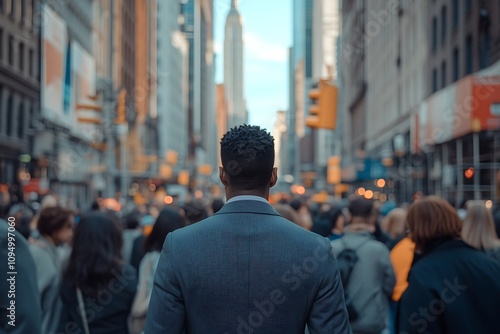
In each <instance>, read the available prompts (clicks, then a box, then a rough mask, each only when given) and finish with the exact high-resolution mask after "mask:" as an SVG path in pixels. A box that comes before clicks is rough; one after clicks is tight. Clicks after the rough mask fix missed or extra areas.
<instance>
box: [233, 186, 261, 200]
mask: <svg viewBox="0 0 500 334" xmlns="http://www.w3.org/2000/svg"><path fill="white" fill-rule="evenodd" d="M236 196H258V197H262V198H263V199H265V200H266V201H267V200H268V199H269V191H266V192H264V193H262V192H260V191H255V190H238V191H231V190H230V189H226V200H228V201H229V200H230V199H231V198H233V197H236Z"/></svg>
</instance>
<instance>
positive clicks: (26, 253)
mask: <svg viewBox="0 0 500 334" xmlns="http://www.w3.org/2000/svg"><path fill="white" fill-rule="evenodd" d="M238 129H239V130H238ZM238 129H237V130H234V131H233V132H232V133H230V135H232V136H228V135H226V136H225V138H226V141H229V140H231V141H236V142H238V140H243V141H245V140H254V141H256V142H257V144H256V145H260V146H256V147H258V148H254V149H255V152H257V153H256V156H259V154H261V151H260V150H261V148H260V147H266V145H268V141H269V139H268V138H267V137H266V134H265V133H264V134H263V133H262V130H260V129H259V128H258V127H246V128H245V127H240V128H238ZM238 131H240V132H242V133H243V135H242V134H239V133H238ZM251 135H256V136H257V139H256V138H255V137H252V136H251ZM259 136H263V139H261V140H263V141H264V143H262V142H259V138H261V137H259ZM269 137H270V136H269ZM242 138H243V139H242ZM249 138H250V139H249ZM271 138H272V137H271ZM221 145H222V155H223V161H222V162H223V165H224V164H225V162H226V161H227V160H228V159H231V160H233V161H234V160H236V161H241V160H238V159H239V157H238V154H240V153H239V151H238V150H240V149H241V147H244V148H245V150H251V149H252V145H251V143H246V145H241V143H240V145H238V146H237V147H238V148H234V147H233V146H232V145H231V144H230V143H227V144H225V142H224V139H223V141H222V143H221ZM224 145H226V146H224ZM269 152H271V151H270V148H269ZM269 152H268V154H271V153H269ZM241 154H243V155H245V156H247V155H248V151H245V152H243V153H241ZM272 154H274V152H273V153H272ZM224 155H225V156H224ZM272 157H273V160H274V155H273V156H272ZM261 160H262V159H261ZM251 162H252V161H250V163H251ZM252 166H254V165H252ZM271 166H272V163H271ZM242 168H243V170H245V168H247V167H245V165H244V164H242ZM252 168H254V167H252ZM252 173H253V174H252V175H253V178H252V177H251V178H250V179H251V181H252V184H256V183H259V182H260V181H259V179H258V178H255V175H258V173H261V172H260V171H259V170H258V169H256V170H252ZM256 173H257V174H256ZM275 173H276V170H275V169H273V171H272V172H270V173H269V174H267V176H265V177H264V182H262V185H261V186H262V188H256V189H264V190H263V192H262V193H259V192H258V194H262V195H259V196H260V198H257V197H259V196H255V192H254V191H253V188H251V187H246V188H245V187H244V183H238V182H242V181H241V180H243V179H241V180H239V179H238V177H246V176H245V175H244V173H240V174H238V175H231V174H229V173H228V174H226V172H225V171H224V169H221V181H222V183H223V184H224V185H225V186H226V195H227V199H228V201H227V203H225V202H224V200H223V199H214V200H212V201H211V202H210V203H207V202H205V203H204V202H201V201H197V200H190V201H188V202H186V203H176V204H175V205H165V206H159V205H157V204H155V205H152V206H150V207H145V206H137V207H127V208H126V209H124V210H122V211H121V212H116V211H113V210H110V209H108V208H105V207H103V206H101V205H99V204H98V203H96V204H95V205H93V206H92V209H91V210H88V212H85V213H79V212H74V211H71V210H68V209H66V208H63V207H61V206H60V205H59V203H58V201H57V200H56V199H55V198H54V197H52V196H47V197H46V198H45V199H44V200H43V201H42V203H41V206H40V208H39V210H38V211H37V212H35V210H33V209H32V208H30V207H29V206H27V205H23V204H16V205H13V206H11V207H9V208H7V209H6V210H5V211H4V212H3V216H4V219H6V218H7V217H14V218H15V222H16V230H17V232H16V238H17V240H16V243H17V244H16V247H17V249H16V254H17V266H18V268H17V271H18V280H17V286H18V291H19V295H18V299H17V300H16V305H17V308H16V314H17V317H18V319H19V320H18V321H19V322H18V326H17V327H16V328H11V327H9V325H8V324H7V320H8V318H7V317H6V314H7V313H8V311H7V306H8V305H4V302H2V305H0V306H1V312H2V318H1V320H0V323H1V325H2V329H3V330H7V328H9V331H8V332H9V333H10V332H12V333H42V334H59V333H85V334H89V333H92V334H94V333H131V334H140V333H144V332H145V333H151V334H153V333H163V332H164V330H165V329H167V328H168V329H169V330H170V332H172V333H183V332H186V333H215V332H221V333H222V332H229V331H228V330H227V328H232V330H231V332H237V333H264V332H265V333H271V332H272V333H300V332H301V329H302V333H303V332H304V331H306V332H310V333H351V331H352V333H355V334H356V333H359V334H362V333H363V334H366V333H391V334H392V333H498V332H500V326H499V325H498V322H497V320H496V315H497V313H498V310H500V240H499V239H498V237H497V235H498V232H499V230H500V219H499V218H500V210H497V211H493V210H491V209H489V208H487V207H486V205H485V202H484V201H477V200H474V201H469V202H467V205H466V211H465V215H463V217H462V218H460V217H459V215H458V213H457V211H456V210H455V209H454V208H453V207H452V205H450V204H449V203H448V202H447V201H446V200H444V199H442V198H440V197H437V196H429V197H424V198H421V199H418V200H416V201H415V202H414V203H411V204H410V205H409V206H408V205H404V206H401V207H398V206H397V205H396V204H395V203H392V202H386V203H381V202H378V201H374V200H367V199H365V198H362V197H358V196H355V195H353V197H350V198H348V199H344V200H334V201H330V202H327V203H315V202H313V201H312V200H311V199H310V198H305V197H304V198H293V199H290V200H282V201H280V202H279V203H275V204H273V205H272V207H271V206H269V204H268V203H267V201H266V200H265V198H267V197H268V195H269V193H268V191H269V187H271V186H272V185H274V183H275V182H276V175H275ZM269 180H270V181H269ZM268 206H269V207H268ZM266 219H268V220H266ZM6 226H7V223H6V221H1V222H0V228H1V231H2V235H1V238H2V244H3V243H4V239H5V237H6V235H7V233H6V232H5V233H4V230H5V231H6ZM174 231H175V232H174ZM243 245H244V247H243ZM318 245H319V246H318ZM2 252H4V249H3V248H2ZM330 253H332V254H333V255H335V256H334V257H333V256H331V254H330ZM213 254H217V255H215V256H214V255H213ZM309 259H312V260H309ZM4 260H5V261H4ZM2 261H4V262H5V263H6V255H5V254H3V253H2ZM290 268H292V269H290ZM318 268H322V269H321V270H319V269H318ZM4 272H5V271H2V275H4V274H5V273H4ZM294 275H295V276H294ZM1 279H2V282H5V279H4V277H3V276H2V277H1ZM2 284H4V283H2ZM2 291H4V289H3V288H2ZM2 293H3V292H2ZM214 296H217V297H214ZM3 298H4V296H2V301H3V300H4V299H3ZM252 308H255V309H256V311H253V312H252V311H251V310H252ZM235 309H239V310H238V311H236V310H235ZM241 309H244V310H245V311H241ZM235 312H236V313H235ZM238 312H240V313H238ZM241 312H242V313H241ZM4 313H5V314H4ZM233 318H234V319H233ZM200 319H201V320H200ZM198 320H200V321H198ZM266 321H267V322H266ZM16 330H17V332H16Z"/></svg>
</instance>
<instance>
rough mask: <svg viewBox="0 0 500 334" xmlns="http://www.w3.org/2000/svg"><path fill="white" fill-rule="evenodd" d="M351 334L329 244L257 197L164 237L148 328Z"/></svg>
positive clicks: (151, 333)
mask: <svg viewBox="0 0 500 334" xmlns="http://www.w3.org/2000/svg"><path fill="white" fill-rule="evenodd" d="M306 325H307V326H308V327H309V331H310V332H311V333H312V334H315V333H351V330H350V327H349V321H348V315H347V310H346V308H345V302H344V294H343V290H342V283H341V279H340V274H339V272H338V269H337V262H336V259H335V256H334V255H333V252H332V249H331V245H330V242H329V241H328V240H327V239H326V238H323V237H321V236H319V235H316V234H314V233H312V232H308V231H306V230H304V229H302V228H301V227H298V226H297V225H295V224H293V223H291V222H290V221H288V220H286V219H284V218H282V217H281V216H280V215H279V214H278V213H277V212H276V211H275V210H274V209H273V208H272V207H271V206H270V205H268V204H267V203H263V202H259V201H236V202H232V203H228V204H226V205H225V206H224V207H223V208H222V209H221V210H220V211H219V212H218V213H217V214H216V215H214V216H212V217H210V218H208V219H205V220H204V221H201V222H199V223H197V224H194V225H191V226H188V227H185V228H182V229H179V230H176V231H175V232H172V233H170V234H169V235H168V236H167V239H166V241H165V244H164V246H163V251H162V254H161V257H160V261H159V264H158V268H157V270H156V275H155V280H154V287H153V293H152V296H151V302H150V304H149V310H148V315H147V321H146V331H145V333H146V334H155V333H172V334H176V333H179V334H180V333H189V334H198V333H199V334H206V333H210V334H212V333H255V334H256V333H273V334H277V333H286V334H294V333H297V334H299V333H300V334H303V333H304V330H305V327H306Z"/></svg>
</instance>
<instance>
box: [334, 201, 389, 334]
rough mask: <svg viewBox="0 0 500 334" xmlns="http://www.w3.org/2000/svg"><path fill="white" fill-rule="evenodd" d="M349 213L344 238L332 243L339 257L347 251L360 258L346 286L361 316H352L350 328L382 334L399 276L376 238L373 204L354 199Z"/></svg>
mask: <svg viewBox="0 0 500 334" xmlns="http://www.w3.org/2000/svg"><path fill="white" fill-rule="evenodd" d="M349 213H350V219H349V223H348V224H347V225H346V226H345V228H344V236H343V237H342V238H340V239H338V240H335V241H333V242H332V247H333V252H334V254H335V256H337V257H339V255H340V254H341V252H342V251H343V250H345V249H350V250H353V251H355V253H356V256H357V261H356V262H355V264H354V266H353V267H352V271H351V274H350V276H349V279H348V282H347V286H344V290H345V294H346V298H347V299H349V300H350V306H352V308H353V309H354V310H355V311H356V313H357V315H358V316H357V318H356V319H352V318H351V317H350V318H351V319H350V323H351V328H352V332H353V334H372V333H373V334H374V333H378V334H379V333H381V332H382V331H383V330H384V329H386V327H387V317H388V305H389V298H390V296H391V294H392V290H393V288H394V285H395V283H396V277H395V275H394V270H393V268H392V264H391V260H390V257H389V250H388V249H387V247H386V246H385V245H384V244H383V243H381V242H379V241H377V240H375V237H374V236H373V232H374V231H375V226H373V223H372V221H373V219H371V215H372V214H373V202H372V201H370V200H366V199H364V198H356V199H353V200H351V201H350V203H349ZM339 262H340V260H339ZM348 309H349V308H348ZM353 313H354V312H353ZM351 315H352V314H350V316H351Z"/></svg>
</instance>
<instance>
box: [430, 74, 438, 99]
mask: <svg viewBox="0 0 500 334" xmlns="http://www.w3.org/2000/svg"><path fill="white" fill-rule="evenodd" d="M437 81H438V73H437V70H436V69H434V70H432V92H431V93H434V92H436V91H437V87H438V85H437Z"/></svg>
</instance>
